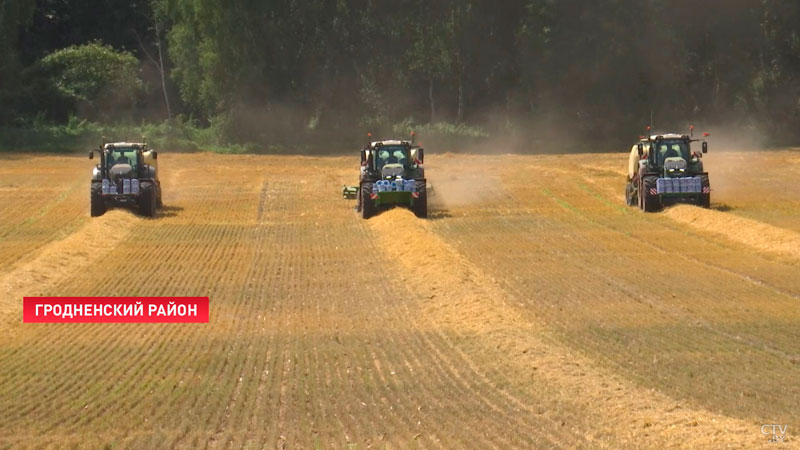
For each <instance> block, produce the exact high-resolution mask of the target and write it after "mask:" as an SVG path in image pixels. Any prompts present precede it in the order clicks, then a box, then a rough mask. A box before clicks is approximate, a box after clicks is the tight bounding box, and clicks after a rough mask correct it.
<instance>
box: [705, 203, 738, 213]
mask: <svg viewBox="0 0 800 450" xmlns="http://www.w3.org/2000/svg"><path fill="white" fill-rule="evenodd" d="M711 209H713V210H716V211H721V212H728V211H733V210H734V209H736V208H734V207H733V206H731V205H728V204H725V203H719V204H716V205H712V206H711Z"/></svg>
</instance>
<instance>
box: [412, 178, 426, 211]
mask: <svg viewBox="0 0 800 450" xmlns="http://www.w3.org/2000/svg"><path fill="white" fill-rule="evenodd" d="M416 188H417V194H419V197H418V198H417V199H416V200H414V207H413V209H414V215H415V216H417V217H421V218H425V217H428V190H427V187H426V186H425V180H417V182H416Z"/></svg>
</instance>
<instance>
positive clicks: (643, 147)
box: [625, 126, 711, 212]
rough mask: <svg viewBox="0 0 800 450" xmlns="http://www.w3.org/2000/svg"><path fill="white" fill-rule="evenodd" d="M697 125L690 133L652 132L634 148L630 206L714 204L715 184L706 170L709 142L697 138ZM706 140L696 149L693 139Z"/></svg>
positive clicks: (630, 166) (654, 207) (647, 209)
mask: <svg viewBox="0 0 800 450" xmlns="http://www.w3.org/2000/svg"><path fill="white" fill-rule="evenodd" d="M693 135H694V126H692V127H690V132H689V134H688V135H687V134H676V133H667V134H651V133H650V127H647V136H646V137H645V136H642V137H640V139H639V142H638V143H636V144H635V145H634V146H633V147H632V148H631V153H630V158H629V161H628V183H627V185H626V187H625V199H626V202H627V204H628V206H634V205H637V204H638V206H639V208H641V210H642V211H645V212H652V211H658V210H660V209H661V208H663V207H664V206H669V205H672V204H675V203H678V202H684V203H692V204H695V205H699V206H702V207H704V208H708V207H710V205H711V185H710V183H709V180H708V173H707V172H705V171H704V170H703V159H702V155H703V154H705V153H707V152H708V142H706V140H705V138H707V137H708V136H709V134H708V133H703V139H693ZM698 141H702V153H697V152H694V151H692V147H691V145H692V143H694V142H698Z"/></svg>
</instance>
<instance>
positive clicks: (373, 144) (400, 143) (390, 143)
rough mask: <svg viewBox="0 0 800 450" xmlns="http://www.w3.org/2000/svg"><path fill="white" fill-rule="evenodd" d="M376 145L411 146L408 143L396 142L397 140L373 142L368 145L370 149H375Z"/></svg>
mask: <svg viewBox="0 0 800 450" xmlns="http://www.w3.org/2000/svg"><path fill="white" fill-rule="evenodd" d="M378 145H408V146H410V145H411V142H409V141H397V140H387V141H375V142H372V143H370V146H371V147H376V146H378Z"/></svg>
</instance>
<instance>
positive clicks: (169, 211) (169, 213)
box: [157, 205, 183, 217]
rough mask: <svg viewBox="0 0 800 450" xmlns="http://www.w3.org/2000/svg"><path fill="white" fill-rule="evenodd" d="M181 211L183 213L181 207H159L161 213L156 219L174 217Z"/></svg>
mask: <svg viewBox="0 0 800 450" xmlns="http://www.w3.org/2000/svg"><path fill="white" fill-rule="evenodd" d="M181 211H183V207H182V206H167V205H164V206H163V207H161V212H160V213H159V214H158V216H157V217H175V216H177V215H178V213H180V212H181Z"/></svg>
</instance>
